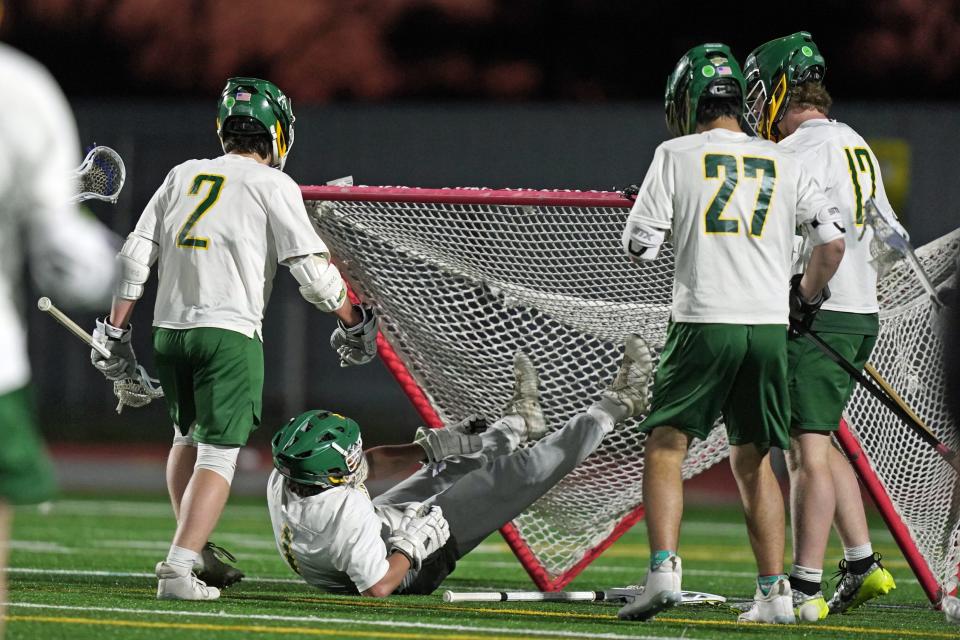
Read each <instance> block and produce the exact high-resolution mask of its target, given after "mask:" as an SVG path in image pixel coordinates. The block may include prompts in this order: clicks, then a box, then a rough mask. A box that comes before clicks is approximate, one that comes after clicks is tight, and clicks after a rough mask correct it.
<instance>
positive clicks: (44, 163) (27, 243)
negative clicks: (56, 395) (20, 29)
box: [0, 44, 116, 394]
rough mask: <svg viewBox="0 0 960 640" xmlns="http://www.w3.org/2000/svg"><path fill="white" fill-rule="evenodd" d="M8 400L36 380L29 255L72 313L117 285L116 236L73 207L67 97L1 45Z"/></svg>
mask: <svg viewBox="0 0 960 640" xmlns="http://www.w3.org/2000/svg"><path fill="white" fill-rule="evenodd" d="M0 78H3V83H4V92H3V108H2V109H0V353H2V354H3V357H2V358H0V394H3V393H6V392H8V391H11V390H13V389H16V388H19V387H22V386H23V385H25V384H26V383H27V381H28V380H29V378H30V367H29V364H28V362H27V348H26V327H25V325H24V321H23V309H22V304H21V303H22V299H21V296H22V293H23V292H22V291H21V284H20V282H21V274H22V270H23V259H24V257H25V255H24V254H25V253H27V252H29V254H30V261H31V265H30V266H31V272H32V274H33V275H34V278H35V279H36V280H37V284H38V286H39V288H40V290H41V292H42V293H44V294H46V295H49V296H50V297H51V298H52V299H53V301H54V302H55V303H57V304H58V305H62V306H67V307H74V308H76V307H88V308H89V307H103V306H106V305H108V304H109V303H110V294H111V292H112V290H113V282H114V262H113V255H114V254H115V253H116V248H115V246H113V245H114V241H113V239H112V237H111V235H110V234H109V233H108V232H107V231H106V229H105V228H103V227H102V225H100V224H99V223H98V222H97V221H96V219H95V218H93V217H92V216H88V215H84V214H81V213H80V211H78V210H77V208H76V206H74V205H70V204H68V200H69V198H70V196H71V195H72V193H73V192H72V185H71V182H70V178H69V175H70V172H71V171H72V170H73V169H75V168H76V166H77V164H79V161H80V144H79V141H78V137H77V127H76V123H75V122H74V120H73V115H72V114H71V113H70V106H69V105H68V104H67V101H66V99H65V98H64V97H63V93H62V92H61V91H60V88H59V87H58V86H57V84H56V82H55V81H54V79H53V78H52V77H51V76H50V74H49V73H48V72H47V70H46V69H44V68H43V67H42V66H41V65H40V64H39V63H37V62H36V61H35V60H33V59H31V58H29V57H27V56H26V55H24V54H22V53H20V52H19V51H16V50H15V49H12V48H10V47H8V46H6V45H3V44H0Z"/></svg>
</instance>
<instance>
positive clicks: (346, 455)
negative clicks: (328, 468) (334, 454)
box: [328, 438, 370, 487]
mask: <svg viewBox="0 0 960 640" xmlns="http://www.w3.org/2000/svg"><path fill="white" fill-rule="evenodd" d="M330 446H331V447H332V448H333V449H336V450H337V451H338V452H339V453H340V454H341V455H342V456H343V461H344V462H345V463H346V465H347V471H348V473H345V474H343V475H338V476H328V480H329V483H330V485H331V486H334V487H342V486H344V485H346V486H351V487H355V486H357V485H362V484H363V483H364V481H366V479H367V473H368V472H369V470H370V469H369V467H368V466H367V457H366V456H365V455H363V439H362V438H357V441H356V442H355V443H354V444H352V445H350V447H349V448H347V449H344V448H343V447H341V446H340V445H338V444H337V443H335V442H334V443H333V444H331V445H330Z"/></svg>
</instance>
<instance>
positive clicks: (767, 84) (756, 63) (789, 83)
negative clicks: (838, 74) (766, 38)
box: [743, 31, 827, 141]
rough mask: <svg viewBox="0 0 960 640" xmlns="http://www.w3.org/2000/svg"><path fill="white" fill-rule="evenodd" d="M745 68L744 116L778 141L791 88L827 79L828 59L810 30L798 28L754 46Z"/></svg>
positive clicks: (759, 133)
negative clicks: (783, 35)
mask: <svg viewBox="0 0 960 640" xmlns="http://www.w3.org/2000/svg"><path fill="white" fill-rule="evenodd" d="M743 70H744V73H745V74H746V77H747V99H746V111H745V112H744V120H746V121H747V125H748V126H750V127H751V128H753V131H754V133H756V134H757V135H758V136H761V137H764V138H766V139H767V140H774V141H776V140H778V139H779V138H780V132H779V131H778V130H777V126H776V125H777V123H778V122H780V120H781V119H783V116H784V115H785V114H786V113H787V109H788V108H789V106H790V104H789V103H790V89H792V88H794V87H796V86H797V85H800V84H803V83H804V82H823V78H824V76H825V75H826V73H827V63H826V62H825V61H824V59H823V56H822V55H820V50H819V49H818V48H817V45H816V44H815V43H814V42H813V38H812V37H811V36H810V34H809V33H808V32H806V31H798V32H797V33H794V34H793V35H789V36H787V37H785V38H778V39H776V40H771V41H770V42H768V43H766V44H762V45H760V46H759V47H757V48H756V49H754V50H753V51H752V52H750V55H749V56H747V61H746V64H745V65H744V67H743Z"/></svg>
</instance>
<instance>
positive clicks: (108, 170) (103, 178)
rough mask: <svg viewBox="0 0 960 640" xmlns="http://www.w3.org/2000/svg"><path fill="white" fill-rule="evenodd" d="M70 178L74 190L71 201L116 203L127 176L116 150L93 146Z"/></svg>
mask: <svg viewBox="0 0 960 640" xmlns="http://www.w3.org/2000/svg"><path fill="white" fill-rule="evenodd" d="M70 178H71V179H72V180H73V182H74V192H75V195H74V196H73V197H71V198H70V202H71V203H77V202H83V201H84V200H103V201H105V202H110V203H116V201H117V198H119V197H120V190H121V189H123V183H124V181H125V180H126V178H127V169H126V167H124V166H123V159H122V158H121V157H120V155H119V154H118V153H117V152H116V151H114V150H113V149H111V148H110V147H94V148H93V149H91V150H90V152H89V153H87V157H86V158H84V159H83V162H81V163H80V166H79V167H77V168H76V169H75V170H74V171H73V173H72V174H71V175H70Z"/></svg>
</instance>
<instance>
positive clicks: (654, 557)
mask: <svg viewBox="0 0 960 640" xmlns="http://www.w3.org/2000/svg"><path fill="white" fill-rule="evenodd" d="M673 555H676V552H675V551H654V552H653V553H652V554H651V555H650V570H651V571H656V570H657V567H659V566H660V565H662V564H663V563H664V562H666V561H667V559H669V558H670V556H673Z"/></svg>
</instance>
